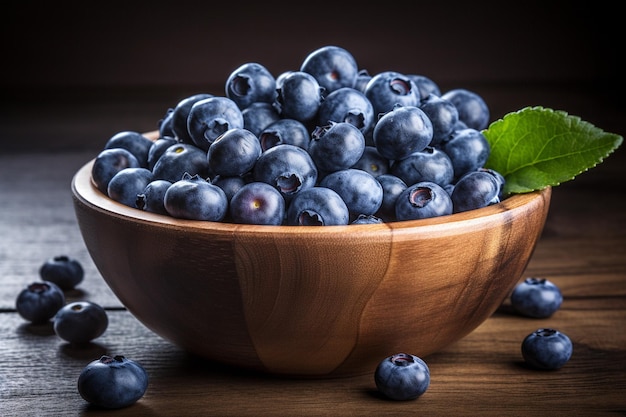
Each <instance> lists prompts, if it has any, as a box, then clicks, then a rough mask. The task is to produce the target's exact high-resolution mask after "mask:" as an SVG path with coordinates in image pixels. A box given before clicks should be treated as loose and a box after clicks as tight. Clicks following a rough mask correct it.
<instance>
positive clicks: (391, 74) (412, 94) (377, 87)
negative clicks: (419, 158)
mask: <svg viewBox="0 0 626 417" xmlns="http://www.w3.org/2000/svg"><path fill="white" fill-rule="evenodd" d="M364 93H365V97H367V99H368V100H369V101H370V103H372V106H373V107H374V115H375V117H379V116H380V115H381V114H384V113H388V112H390V111H391V110H393V109H394V107H396V106H402V107H404V106H415V107H417V106H418V105H419V102H420V93H419V91H418V89H417V86H416V85H415V83H414V82H413V81H411V79H410V78H409V77H407V76H406V75H404V74H401V73H399V72H396V71H384V72H380V73H378V74H376V75H374V76H373V77H372V78H371V79H370V80H369V82H368V83H367V85H366V86H365V92H364ZM429 142H430V140H429Z"/></svg>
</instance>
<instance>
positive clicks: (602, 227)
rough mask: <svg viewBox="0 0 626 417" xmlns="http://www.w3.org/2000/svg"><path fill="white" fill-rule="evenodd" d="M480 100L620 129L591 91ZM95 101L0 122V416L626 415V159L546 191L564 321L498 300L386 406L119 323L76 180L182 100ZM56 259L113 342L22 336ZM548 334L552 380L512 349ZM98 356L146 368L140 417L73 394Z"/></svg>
mask: <svg viewBox="0 0 626 417" xmlns="http://www.w3.org/2000/svg"><path fill="white" fill-rule="evenodd" d="M483 91H484V95H485V97H486V99H487V101H488V102H489V103H493V110H494V111H493V114H494V116H495V117H501V115H503V114H504V113H506V112H508V111H514V110H517V109H519V108H521V107H522V106H525V105H544V106H546V107H553V108H559V109H563V110H567V111H568V112H569V113H571V114H576V115H579V116H581V117H582V118H583V119H584V120H588V121H591V122H593V123H594V124H596V125H597V126H598V127H601V128H603V129H605V130H607V131H610V132H612V133H618V134H621V135H623V134H624V132H626V129H625V127H626V124H625V123H624V119H623V110H620V109H619V108H616V107H615V105H614V103H611V102H610V101H608V100H605V98H604V97H601V96H598V95H596V94H594V93H593V92H592V91H589V90H585V89H580V91H579V90H576V89H571V88H560V89H559V88H557V89H553V90H550V89H546V87H545V86H538V87H537V88H535V89H533V88H529V87H528V86H523V88H520V87H519V86H512V87H510V88H508V89H507V88H502V87H501V86H500V87H498V88H494V89H491V90H489V89H488V88H486V89H485V90H483ZM99 97H100V100H99V101H98V100H96V101H94V100H93V98H92V100H91V101H82V102H81V101H80V100H78V98H72V100H64V101H63V102H62V103H61V104H56V103H55V101H54V100H50V101H49V102H48V103H47V104H46V103H42V102H40V101H38V102H36V103H33V102H27V101H25V100H22V101H19V100H17V101H16V103H15V105H12V106H10V107H8V106H7V107H6V108H4V109H3V111H2V115H0V118H1V119H0V122H1V123H0V140H1V141H2V148H3V149H4V150H3V151H2V153H1V154H0V415H1V416H29V415H37V416H44V415H45V416H48V415H49V416H73V415H93V416H97V415H109V416H110V415H113V414H115V415H120V416H122V415H133V416H140V415H142V416H143V415H145V416H157V415H171V416H186V415H203V416H206V415H216V416H218V415H219V416H226V415H233V416H261V415H263V416H265V415H279V416H291V415H311V416H313V415H315V416H321V415H333V416H340V415H354V416H363V415H376V416H380V415H394V416H395V415H424V416H434V415H446V416H462V415H468V416H477V415H493V416H505V415H506V416H515V415H538V414H539V413H541V414H542V415H564V416H565V415H567V416H571V415H584V416H592V415H615V416H617V415H622V416H624V415H626V328H625V324H626V257H625V256H624V255H625V254H626V228H625V226H626V210H625V209H624V205H623V197H624V193H625V192H626V187H625V186H624V178H625V174H626V157H625V154H626V150H625V149H621V148H620V149H619V150H618V151H617V152H615V153H614V154H613V155H611V156H610V157H609V158H607V159H606V160H605V161H604V162H603V163H602V164H601V165H599V166H597V167H595V168H593V169H592V170H589V171H588V172H585V173H583V174H581V175H580V176H578V177H577V178H576V179H575V180H574V181H571V182H567V183H564V184H562V185H560V186H558V187H555V189H554V192H553V198H552V205H551V209H550V213H549V216H548V220H547V224H546V227H545V230H544V233H543V235H542V237H541V240H540V241H539V244H538V246H537V248H536V250H535V253H534V255H533V257H532V259H531V261H530V264H529V265H528V268H527V270H526V271H525V273H524V277H526V276H537V277H544V278H548V279H550V280H551V281H553V282H555V283H556V284H557V285H558V286H559V287H560V288H561V290H562V292H563V295H564V302H563V304H562V307H561V309H560V310H559V311H557V312H556V313H555V314H554V316H552V317H551V318H548V319H529V318H523V317H519V316H516V315H515V314H512V312H511V309H510V306H509V304H508V301H506V300H505V301H504V303H503V305H502V307H501V308H500V309H499V310H498V311H497V312H496V313H495V314H494V315H493V316H492V317H491V318H489V319H488V320H487V321H485V322H484V324H482V325H481V326H480V327H478V328H477V329H476V330H475V331H474V332H472V333H471V334H469V335H468V336H466V337H465V338H464V339H462V340H461V341H459V342H457V343H455V344H453V345H451V346H449V347H447V348H445V349H443V350H442V351H440V352H438V353H436V354H433V355H430V356H428V357H426V358H424V359H425V360H426V361H427V363H428V365H429V367H430V370H431V375H432V379H431V384H430V387H429V389H428V391H427V392H426V393H425V394H424V395H423V396H422V397H420V398H419V399H418V400H415V401H409V402H392V401H388V400H385V399H383V398H382V397H381V396H380V395H379V394H378V393H377V391H376V387H375V384H374V380H373V374H372V375H362V376H357V377H350V378H341V379H322V380H298V379H285V378H277V377H272V376H269V375H262V374H254V373H248V372H243V371H240V370H236V369H232V368H229V367H225V366H222V365H220V364H216V363H211V362H207V361H205V360H202V359H199V358H195V357H192V356H191V355H189V354H187V353H185V352H184V351H182V350H181V349H179V348H178V347H176V346H174V345H172V344H171V343H169V342H168V341H166V340H164V339H162V338H160V337H159V336H157V335H155V334H154V333H152V332H151V331H150V330H148V329H147V328H146V327H144V326H143V325H142V324H141V323H140V322H139V321H137V320H136V319H135V318H134V317H133V316H132V315H131V314H130V313H129V312H128V311H126V309H125V308H124V307H123V305H122V304H121V303H120V302H119V300H118V299H117V298H116V297H115V295H114V294H113V293H112V292H111V290H110V289H109V288H108V287H107V285H106V283H105V282H104V280H103V279H102V277H101V276H100V274H99V272H98V271H97V269H96V268H95V266H94V265H93V263H92V261H91V259H90V258H89V255H88V253H87V251H86V248H85V246H84V243H83V241H82V237H81V235H80V232H79V230H78V226H77V223H76V220H75V217H74V212H73V207H72V198H71V194H70V181H71V178H72V176H73V174H74V173H75V172H76V170H77V169H78V168H79V167H81V166H82V165H83V164H84V163H86V162H87V161H88V160H90V159H91V158H93V157H94V156H95V155H96V152H97V151H98V150H99V148H98V147H99V146H100V145H102V144H104V141H105V140H106V139H107V138H108V137H110V136H111V135H112V134H113V133H115V132H116V131H118V130H127V129H128V130H142V131H143V130H152V129H154V126H155V120H157V119H158V118H160V116H161V114H162V112H163V111H164V109H165V108H166V105H167V104H164V103H166V101H167V100H169V103H170V104H171V103H173V102H174V101H173V99H174V97H175V96H174V95H172V96H167V97H162V96H159V97H156V98H155V97H152V96H150V95H148V96H143V98H142V99H141V100H133V98H129V97H127V96H123V95H120V96H115V95H109V96H106V95H100V96H99ZM79 98H80V97H79ZM159 100H160V101H159ZM77 103H78V104H77ZM60 254H65V255H68V256H70V257H74V258H76V259H78V260H79V261H80V262H81V263H82V264H83V267H84V269H85V279H84V281H83V282H82V283H81V284H80V286H79V287H77V288H76V289H75V290H72V291H70V292H68V293H67V294H66V295H67V299H68V300H79V299H88V300H91V301H95V302H97V303H99V304H101V305H102V306H104V307H105V308H106V309H107V312H108V315H109V319H110V324H109V327H108V329H107V331H106V332H105V334H104V335H103V336H101V337H100V338H98V339H96V340H94V342H93V343H92V344H91V345H89V346H88V347H83V348H76V347H73V346H71V345H69V344H67V343H65V342H63V341H62V340H60V339H59V338H58V337H56V335H55V334H54V332H53V329H52V326H51V325H50V324H46V325H31V324H29V323H27V322H26V321H25V320H23V319H22V318H21V317H20V316H19V315H18V314H17V313H16V311H15V299H16V296H17V294H18V292H19V291H20V290H21V289H22V288H23V287H24V286H25V285H26V284H28V283H30V282H32V281H36V280H38V279H39V277H38V269H39V267H40V265H41V264H42V263H43V262H44V261H45V260H46V259H48V258H51V257H53V256H56V255H60ZM520 278H523V277H520ZM541 327H552V328H556V329H559V330H560V331H562V332H564V333H566V334H567V335H568V336H569V337H570V338H571V339H572V341H573V344H574V351H573V355H572V357H571V360H570V361H569V362H568V363H567V364H566V365H565V366H564V367H563V368H562V369H560V370H558V371H551V372H541V371H536V370H531V369H528V368H526V367H525V366H524V365H523V361H522V357H521V352H520V346H521V341H522V340H523V338H524V337H525V336H526V335H527V334H529V333H530V332H532V331H534V330H536V329H538V328H541ZM391 353H395V352H390V354H391ZM103 354H122V355H125V356H126V357H129V358H132V359H134V360H137V361H138V362H140V363H141V364H142V365H143V366H144V367H145V369H146V370H147V372H148V374H149V377H150V384H149V387H148V390H147V392H146V394H145V396H144V397H143V398H141V399H140V400H139V401H138V402H137V403H136V404H135V405H133V406H131V407H128V408H125V409H121V410H117V411H115V412H114V413H111V412H105V411H103V410H98V409H94V408H92V407H90V406H89V405H88V404H87V403H86V402H85V401H84V400H83V399H82V398H81V397H80V395H79V394H78V391H77V387H76V382H77V377H78V375H79V373H80V371H81V370H82V368H83V367H84V366H85V365H86V364H87V363H88V362H90V361H92V360H94V359H97V358H99V357H100V356H101V355H103Z"/></svg>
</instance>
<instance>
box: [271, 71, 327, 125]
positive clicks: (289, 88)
mask: <svg viewBox="0 0 626 417" xmlns="http://www.w3.org/2000/svg"><path fill="white" fill-rule="evenodd" d="M277 91H278V96H277V97H276V100H275V101H274V106H275V108H276V109H277V111H278V113H279V114H280V116H281V117H282V118H285V119H296V120H298V121H300V122H302V123H304V124H305V125H306V124H308V123H309V122H311V121H313V120H315V117H316V116H317V112H318V110H319V107H320V105H321V103H322V100H323V96H322V92H323V91H324V88H323V87H321V86H320V85H319V83H318V82H317V80H316V79H315V77H313V76H312V75H311V74H309V73H307V72H303V71H292V72H291V73H290V74H289V75H287V76H286V77H285V78H284V79H283V81H282V85H281V87H280V88H278V89H277Z"/></svg>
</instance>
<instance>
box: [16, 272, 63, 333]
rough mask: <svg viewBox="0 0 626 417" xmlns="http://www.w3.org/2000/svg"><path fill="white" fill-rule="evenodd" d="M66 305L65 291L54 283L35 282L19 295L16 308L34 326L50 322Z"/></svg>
mask: <svg viewBox="0 0 626 417" xmlns="http://www.w3.org/2000/svg"><path fill="white" fill-rule="evenodd" d="M64 304H65V294H63V290H62V289H61V288H60V287H59V286H58V285H56V284H54V283H53V282H49V281H41V282H33V283H32V284H29V285H28V286H26V288H24V289H23V290H22V291H20V293H19V294H18V295H17V299H16V300H15V308H16V310H17V312H18V314H19V315H20V316H22V318H24V319H25V320H28V321H30V322H31V323H34V324H42V323H45V322H47V321H48V320H50V319H51V318H52V317H54V315H55V314H56V313H57V311H59V309H60V308H61V307H63V305H64Z"/></svg>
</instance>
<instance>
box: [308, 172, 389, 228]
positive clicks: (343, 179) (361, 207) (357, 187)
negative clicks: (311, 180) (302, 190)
mask: <svg viewBox="0 0 626 417" xmlns="http://www.w3.org/2000/svg"><path fill="white" fill-rule="evenodd" d="M319 185H320V186H322V187H327V188H330V189H332V190H334V191H335V192H336V193H337V194H339V196H341V198H342V199H343V201H344V202H345V203H346V206H347V207H348V211H349V213H350V216H351V218H352V219H355V218H356V217H357V216H358V215H359V214H365V215H373V214H374V213H376V212H377V211H378V209H379V208H380V205H381V204H382V201H383V186H382V185H381V184H380V182H378V181H377V180H376V178H375V177H374V176H372V175H371V174H369V173H368V172H365V171H363V170H360V169H354V168H348V169H342V170H339V171H335V172H332V173H330V174H328V175H326V176H325V177H324V178H323V179H322V180H321V181H320V184H319Z"/></svg>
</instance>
